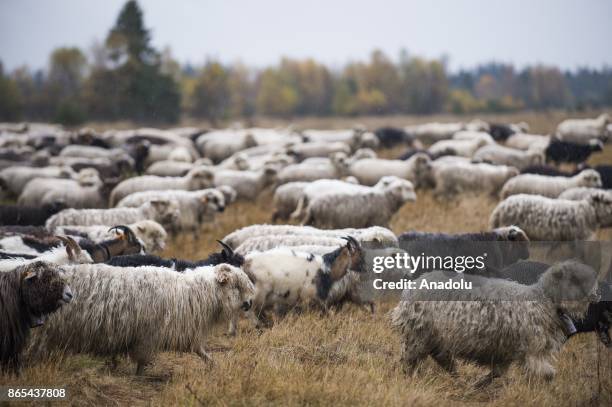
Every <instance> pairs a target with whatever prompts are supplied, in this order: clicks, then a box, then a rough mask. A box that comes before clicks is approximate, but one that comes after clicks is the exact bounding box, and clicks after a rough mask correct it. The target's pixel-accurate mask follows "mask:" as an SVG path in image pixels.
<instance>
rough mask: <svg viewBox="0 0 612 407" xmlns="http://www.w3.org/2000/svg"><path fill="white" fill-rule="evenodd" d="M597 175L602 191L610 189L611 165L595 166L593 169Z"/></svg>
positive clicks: (611, 180)
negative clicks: (599, 178)
mask: <svg viewBox="0 0 612 407" xmlns="http://www.w3.org/2000/svg"><path fill="white" fill-rule="evenodd" d="M593 169H594V170H595V171H597V172H598V173H599V176H600V177H601V183H602V186H601V187H602V188H603V189H612V165H596V166H595V167H594V168H593Z"/></svg>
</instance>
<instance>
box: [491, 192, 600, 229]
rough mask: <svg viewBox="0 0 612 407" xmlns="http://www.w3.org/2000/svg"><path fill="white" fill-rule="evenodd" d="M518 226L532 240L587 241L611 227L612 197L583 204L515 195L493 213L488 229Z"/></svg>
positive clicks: (593, 196)
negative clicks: (600, 231) (601, 228)
mask: <svg viewBox="0 0 612 407" xmlns="http://www.w3.org/2000/svg"><path fill="white" fill-rule="evenodd" d="M509 225H516V226H518V227H520V228H521V229H523V230H524V231H525V233H527V236H529V239H531V240H552V241H554V240H557V241H563V240H588V239H591V238H592V237H593V234H594V233H595V232H596V231H597V229H598V228H600V227H610V226H612V197H611V196H610V195H608V194H606V193H605V192H603V191H601V192H600V193H597V194H593V195H591V196H590V197H589V198H587V199H585V200H582V201H570V200H565V199H550V198H545V197H543V196H538V195H524V194H521V195H513V196H511V197H509V198H506V199H505V200H503V201H502V202H500V203H499V204H498V205H497V207H496V208H495V209H494V210H493V213H492V214H491V217H490V219H489V226H490V227H491V228H497V227H501V226H509Z"/></svg>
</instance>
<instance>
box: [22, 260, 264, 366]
mask: <svg viewBox="0 0 612 407" xmlns="http://www.w3.org/2000/svg"><path fill="white" fill-rule="evenodd" d="M63 276H64V278H65V279H66V280H67V281H68V284H70V286H71V287H72V289H73V290H74V298H73V302H72V304H71V306H70V307H66V309H65V310H64V311H65V312H62V313H58V314H56V315H54V316H53V317H50V318H49V320H48V322H47V323H46V324H45V325H44V327H42V328H40V329H38V330H37V332H36V334H35V335H33V337H32V338H31V345H30V348H29V354H30V355H32V357H34V358H39V357H45V356H47V355H49V354H51V353H52V352H54V351H61V352H68V353H89V354H93V355H98V356H105V357H112V358H113V361H114V359H115V357H117V356H120V355H124V354H128V355H129V356H130V357H131V358H132V359H133V360H134V361H135V362H136V364H137V368H136V374H142V373H143V371H144V368H145V366H146V365H148V364H149V363H150V362H151V361H152V359H153V358H154V357H155V355H156V354H157V353H158V352H162V351H175V352H195V353H196V354H197V355H198V356H200V357H201V358H202V359H203V360H205V361H210V360H211V358H210V356H209V355H208V353H207V352H206V351H205V337H206V335H207V334H208V333H209V332H210V331H211V328H212V326H213V324H215V323H216V322H217V321H219V320H221V319H232V318H234V316H235V314H237V313H238V312H240V309H248V308H250V305H251V301H252V296H253V291H254V288H253V284H252V283H251V281H250V280H249V278H248V277H247V276H246V274H245V273H244V272H242V271H241V270H240V269H239V268H236V267H232V266H230V265H227V264H221V265H218V266H214V267H209V266H207V267H201V268H197V269H195V270H193V271H190V272H185V273H177V272H173V271H168V269H165V268H156V267H125V268H122V267H112V266H108V265H105V264H96V265H81V266H73V267H64V273H63ZM67 332H69V333H70V334H69V335H67V334H66V333H67Z"/></svg>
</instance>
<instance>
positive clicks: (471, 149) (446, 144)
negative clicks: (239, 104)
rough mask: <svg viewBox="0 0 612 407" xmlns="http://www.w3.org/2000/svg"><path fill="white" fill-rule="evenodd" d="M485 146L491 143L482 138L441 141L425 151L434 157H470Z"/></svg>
mask: <svg viewBox="0 0 612 407" xmlns="http://www.w3.org/2000/svg"><path fill="white" fill-rule="evenodd" d="M487 144H491V142H490V141H487V140H485V139H483V138H475V139H470V138H468V139H459V140H454V139H453V140H441V141H438V142H436V143H434V144H432V145H431V146H430V147H429V148H428V149H427V151H429V153H431V154H434V155H435V154H437V155H440V154H452V155H458V156H462V157H472V156H473V155H474V153H475V152H476V150H478V149H479V148H480V147H483V146H486V145H487Z"/></svg>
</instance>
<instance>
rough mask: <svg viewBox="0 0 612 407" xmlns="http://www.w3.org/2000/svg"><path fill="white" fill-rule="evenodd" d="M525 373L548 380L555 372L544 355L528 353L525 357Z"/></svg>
mask: <svg viewBox="0 0 612 407" xmlns="http://www.w3.org/2000/svg"><path fill="white" fill-rule="evenodd" d="M525 370H526V371H527V374H528V375H529V376H531V377H533V378H535V379H544V380H546V381H550V380H552V379H553V378H554V377H555V374H556V373H557V372H556V370H555V368H554V367H553V365H552V364H551V363H550V361H549V359H548V358H547V357H546V356H545V355H528V356H527V358H526V359H525Z"/></svg>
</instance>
